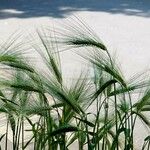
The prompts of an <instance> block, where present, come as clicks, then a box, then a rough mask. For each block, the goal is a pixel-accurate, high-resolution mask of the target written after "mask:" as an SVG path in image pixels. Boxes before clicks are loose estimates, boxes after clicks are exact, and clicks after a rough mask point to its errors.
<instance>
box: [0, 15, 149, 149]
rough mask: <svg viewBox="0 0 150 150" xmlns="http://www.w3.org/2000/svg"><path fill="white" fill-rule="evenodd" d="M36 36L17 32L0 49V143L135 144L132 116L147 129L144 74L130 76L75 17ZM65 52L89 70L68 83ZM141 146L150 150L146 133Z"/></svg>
mask: <svg viewBox="0 0 150 150" xmlns="http://www.w3.org/2000/svg"><path fill="white" fill-rule="evenodd" d="M37 35H38V36H36V38H37V39H38V44H37V42H35V43H34V41H33V40H32V42H19V41H20V40H19V36H16V37H13V38H10V39H9V40H8V41H7V42H5V43H3V44H1V47H0V67H1V70H0V72H1V74H0V113H1V120H2V121H1V122H0V124H1V127H3V132H2V134H1V137H0V143H1V149H2V150H3V149H5V150H9V149H12V150H18V149H32V150H69V149H75V150H86V149H87V150H133V149H135V145H134V137H135V136H134V131H135V130H134V129H135V128H136V123H137V120H140V121H141V122H142V123H143V124H144V126H145V127H146V128H147V129H148V131H149V127H150V122H149V118H148V113H149V111H150V88H149V87H150V80H149V75H148V73H146V74H145V73H141V74H136V75H134V76H133V77H131V79H129V80H127V79H126V78H125V77H124V76H123V74H122V73H121V71H120V68H119V66H118V65H117V63H116V61H115V59H114V58H113V57H112V56H111V55H110V52H109V50H108V48H107V47H106V46H105V45H104V43H103V42H102V41H101V40H100V39H99V37H98V36H97V35H96V34H95V33H94V32H93V31H92V30H91V29H90V28H89V27H87V25H85V23H84V22H83V21H82V20H79V19H78V18H76V19H74V20H73V21H71V22H70V23H69V24H64V28H63V29H57V28H56V29H55V30H53V31H51V30H50V29H42V31H37ZM24 45H30V49H31V50H32V51H35V53H37V54H38V56H39V59H38V62H39V64H40V62H43V63H44V67H43V68H44V71H42V70H40V69H39V68H38V66H37V65H34V64H33V63H32V62H33V61H29V58H28V57H27V56H28V55H26V54H25V53H23V52H25V51H26V52H27V50H28V49H27V47H26V49H27V50H26V49H25V48H24ZM66 50H73V52H74V53H77V54H78V55H79V56H80V57H81V58H82V59H84V60H85V62H86V63H87V64H88V68H89V69H88V70H89V71H88V73H87V72H84V71H82V72H81V74H79V76H78V77H75V79H70V81H69V82H68V84H67V83H66V82H65V78H64V75H63V70H62V63H61V62H62V61H61V56H60V54H61V53H63V51H66ZM68 69H69V68H68ZM92 108H93V109H92ZM142 145H143V146H142ZM10 147H11V148H10ZM141 149H142V150H149V149H150V136H147V137H145V139H143V143H141Z"/></svg>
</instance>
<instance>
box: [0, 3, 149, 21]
mask: <svg viewBox="0 0 150 150" xmlns="http://www.w3.org/2000/svg"><path fill="white" fill-rule="evenodd" d="M73 11H93V12H94V11H96V12H98V11H101V12H107V13H112V14H125V15H134V16H141V17H150V1H149V0H124V1H122V0H109V1H107V0H0V19H7V18H13V17H17V18H29V17H44V16H50V17H55V18H63V17H65V16H66V15H69V14H71V13H72V12H73Z"/></svg>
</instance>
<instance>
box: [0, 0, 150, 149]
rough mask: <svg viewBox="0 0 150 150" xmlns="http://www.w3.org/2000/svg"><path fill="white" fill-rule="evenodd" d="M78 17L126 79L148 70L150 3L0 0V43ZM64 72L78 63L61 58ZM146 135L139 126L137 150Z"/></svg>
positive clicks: (149, 54) (70, 58)
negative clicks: (113, 55) (17, 33)
mask: <svg viewBox="0 0 150 150" xmlns="http://www.w3.org/2000/svg"><path fill="white" fill-rule="evenodd" d="M72 15H76V16H78V17H81V18H82V19H83V20H84V21H85V22H86V23H87V24H88V25H89V26H90V27H91V28H92V29H93V30H94V31H95V32H96V33H97V34H98V35H99V36H100V38H101V39H102V40H103V41H104V43H106V45H107V46H108V47H109V49H110V51H111V53H114V52H116V53H117V58H118V60H119V62H120V64H121V68H122V70H123V72H124V74H125V75H126V76H127V77H130V76H131V75H132V74H135V73H136V72H139V71H143V70H147V69H149V68H150V48H149V47H150V42H149V40H150V1H149V0H142V1H141V0H132V1H131V0H125V1H122V0H109V1H106V0H0V41H1V40H2V41H4V40H6V39H7V38H8V37H9V36H10V35H11V34H12V33H14V32H15V31H18V29H19V30H21V31H22V32H23V33H31V32H33V30H34V29H35V28H38V27H40V26H43V25H44V26H45V25H51V24H52V25H55V23H54V22H57V21H61V20H62V21H63V20H64V19H65V18H67V17H71V16H72ZM64 58H67V59H65V61H64V64H65V67H64V69H66V68H67V70H68V67H70V68H71V66H74V67H73V69H74V70H75V71H76V70H78V69H77V66H78V64H79V62H73V63H72V62H71V60H72V58H73V56H71V55H70V54H69V52H68V53H66V54H64ZM145 136H146V131H145V130H144V129H143V128H142V127H141V124H139V125H138V128H137V130H136V137H137V138H136V141H135V143H136V145H137V148H136V149H137V150H138V149H140V146H141V145H142V142H143V141H141V139H142V138H143V137H145Z"/></svg>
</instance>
